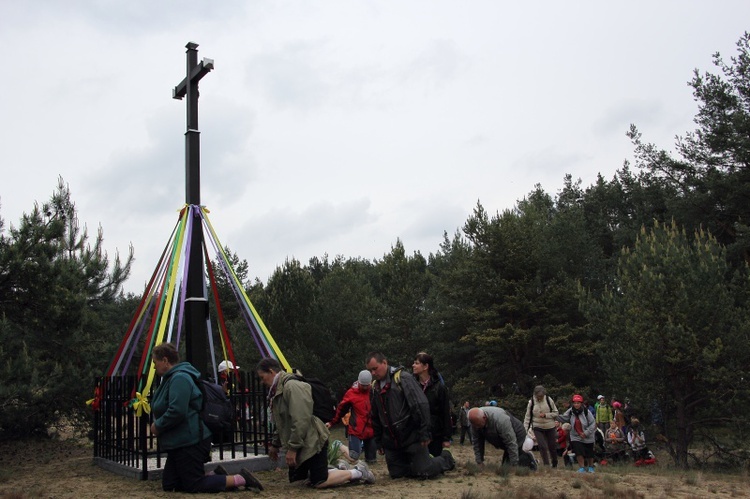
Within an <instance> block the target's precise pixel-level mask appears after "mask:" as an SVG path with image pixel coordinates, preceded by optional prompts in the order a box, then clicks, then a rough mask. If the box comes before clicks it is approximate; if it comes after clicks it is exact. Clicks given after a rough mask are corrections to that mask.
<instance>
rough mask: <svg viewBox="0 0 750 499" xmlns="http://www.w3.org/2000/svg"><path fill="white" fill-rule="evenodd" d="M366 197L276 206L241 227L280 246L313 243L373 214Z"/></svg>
mask: <svg viewBox="0 0 750 499" xmlns="http://www.w3.org/2000/svg"><path fill="white" fill-rule="evenodd" d="M369 209H370V202H369V201H368V200H366V199H360V200H357V201H351V202H348V203H342V204H339V205H334V204H332V203H329V202H322V203H317V204H314V205H311V206H309V207H308V208H306V209H305V210H303V211H302V212H294V211H292V210H290V209H283V210H282V209H274V210H271V211H268V212H266V213H264V214H262V216H259V217H255V218H252V219H251V220H249V221H248V222H247V223H246V224H245V225H244V227H242V229H241V231H242V232H243V233H246V234H263V240H264V242H266V243H269V244H272V245H273V246H277V247H293V246H298V245H310V244H313V243H315V242H316V241H320V240H324V239H327V238H331V237H343V236H345V235H346V234H347V233H349V232H352V231H354V230H356V229H357V228H358V227H359V226H361V225H365V224H370V223H372V222H373V221H374V217H373V215H372V214H370V212H369Z"/></svg>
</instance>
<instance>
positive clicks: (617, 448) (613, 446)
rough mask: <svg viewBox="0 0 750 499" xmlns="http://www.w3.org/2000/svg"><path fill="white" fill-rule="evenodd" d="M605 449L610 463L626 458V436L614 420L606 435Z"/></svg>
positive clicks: (610, 423)
mask: <svg viewBox="0 0 750 499" xmlns="http://www.w3.org/2000/svg"><path fill="white" fill-rule="evenodd" d="M604 448H605V450H606V452H605V456H606V458H607V459H608V460H610V461H613V462H614V461H619V460H621V459H624V458H625V436H624V435H623V434H622V430H620V429H619V428H618V427H617V421H615V420H614V419H613V420H612V421H610V422H609V428H607V432H606V433H605V438H604Z"/></svg>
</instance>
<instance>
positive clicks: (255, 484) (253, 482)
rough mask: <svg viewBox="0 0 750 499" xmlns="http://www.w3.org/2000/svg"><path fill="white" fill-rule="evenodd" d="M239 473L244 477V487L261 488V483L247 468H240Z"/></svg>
mask: <svg viewBox="0 0 750 499" xmlns="http://www.w3.org/2000/svg"><path fill="white" fill-rule="evenodd" d="M240 475H241V476H242V478H244V479H245V489H246V490H247V489H258V490H263V485H261V483H260V481H259V480H258V479H257V478H255V477H254V476H253V474H252V473H250V472H249V471H248V470H247V468H242V469H241V470H240Z"/></svg>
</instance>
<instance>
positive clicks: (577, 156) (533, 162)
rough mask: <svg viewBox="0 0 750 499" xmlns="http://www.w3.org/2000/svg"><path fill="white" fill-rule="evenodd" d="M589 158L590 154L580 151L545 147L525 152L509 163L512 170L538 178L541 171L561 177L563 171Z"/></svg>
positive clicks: (569, 169)
mask: <svg viewBox="0 0 750 499" xmlns="http://www.w3.org/2000/svg"><path fill="white" fill-rule="evenodd" d="M589 159H591V156H590V155H588V154H585V153H581V152H567V151H561V150H558V149H556V148H554V147H545V148H541V149H536V150H534V151H530V152H527V153H526V154H525V155H523V156H522V157H520V158H518V159H516V160H515V161H513V162H512V163H511V170H512V171H525V172H527V173H533V174H534V177H537V178H538V175H539V174H541V173H558V172H559V178H562V176H563V174H564V172H568V171H571V169H572V168H573V167H574V166H575V165H578V164H581V163H583V162H585V161H588V160H589Z"/></svg>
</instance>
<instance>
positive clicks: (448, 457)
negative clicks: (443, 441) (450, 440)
mask: <svg viewBox="0 0 750 499" xmlns="http://www.w3.org/2000/svg"><path fill="white" fill-rule="evenodd" d="M440 456H441V457H442V458H443V459H445V464H446V466H448V469H447V470H445V471H450V470H452V469H454V468H455V467H456V460H455V459H453V453H452V452H451V451H449V450H448V449H443V452H441V453H440Z"/></svg>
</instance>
